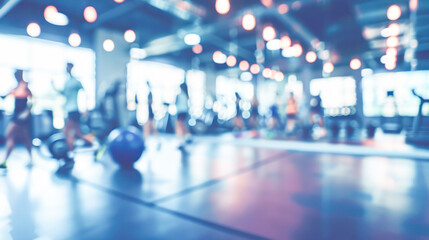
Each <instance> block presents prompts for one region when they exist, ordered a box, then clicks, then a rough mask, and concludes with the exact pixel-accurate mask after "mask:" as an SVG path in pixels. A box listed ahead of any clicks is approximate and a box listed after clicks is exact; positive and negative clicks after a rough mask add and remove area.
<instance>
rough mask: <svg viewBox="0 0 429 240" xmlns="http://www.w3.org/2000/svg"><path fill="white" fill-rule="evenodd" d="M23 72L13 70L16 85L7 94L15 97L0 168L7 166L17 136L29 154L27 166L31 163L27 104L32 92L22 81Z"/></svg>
mask: <svg viewBox="0 0 429 240" xmlns="http://www.w3.org/2000/svg"><path fill="white" fill-rule="evenodd" d="M23 73H24V71H23V70H21V69H18V70H16V71H15V78H16V80H17V81H18V86H17V87H16V88H15V89H13V90H12V91H11V92H10V93H9V94H8V95H7V96H13V97H14V98H15V109H14V112H13V117H12V122H11V123H10V124H9V126H8V128H7V132H6V157H5V159H4V161H3V163H1V164H0V168H3V169H6V168H7V160H8V159H9V156H10V154H11V153H12V150H13V149H14V148H15V145H16V141H17V138H22V140H23V141H24V144H25V147H26V148H27V151H28V154H29V155H30V161H29V163H28V166H29V167H31V166H32V165H33V158H32V154H31V107H30V106H29V104H28V103H29V101H30V100H31V97H32V94H31V91H30V89H29V88H28V83H27V82H26V81H24V78H23Z"/></svg>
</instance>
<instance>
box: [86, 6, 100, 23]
mask: <svg viewBox="0 0 429 240" xmlns="http://www.w3.org/2000/svg"><path fill="white" fill-rule="evenodd" d="M83 17H84V18H85V20H86V21H87V22H89V23H93V22H95V21H96V20H97V10H95V8H94V7H93V6H88V7H86V8H85V10H84V11H83Z"/></svg>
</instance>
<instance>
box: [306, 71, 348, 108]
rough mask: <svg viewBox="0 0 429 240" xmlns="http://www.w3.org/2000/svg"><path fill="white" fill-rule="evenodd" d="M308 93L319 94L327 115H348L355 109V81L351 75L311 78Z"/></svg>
mask: <svg viewBox="0 0 429 240" xmlns="http://www.w3.org/2000/svg"><path fill="white" fill-rule="evenodd" d="M310 93H311V95H313V96H317V95H319V94H320V97H321V98H322V106H323V108H325V114H327V115H330V116H348V115H351V114H353V113H355V111H356V109H355V105H356V81H355V79H354V78H352V77H332V78H319V79H313V80H312V81H311V83H310Z"/></svg>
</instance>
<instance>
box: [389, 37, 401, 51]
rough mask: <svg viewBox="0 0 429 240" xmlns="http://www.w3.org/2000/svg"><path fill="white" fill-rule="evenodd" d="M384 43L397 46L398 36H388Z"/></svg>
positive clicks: (392, 46)
mask: <svg viewBox="0 0 429 240" xmlns="http://www.w3.org/2000/svg"><path fill="white" fill-rule="evenodd" d="M386 45H387V47H389V48H394V47H397V46H398V45H399V39H398V37H389V38H387V40H386Z"/></svg>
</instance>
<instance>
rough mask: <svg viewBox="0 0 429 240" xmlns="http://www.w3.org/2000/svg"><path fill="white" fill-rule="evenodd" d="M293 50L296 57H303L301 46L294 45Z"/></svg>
mask: <svg viewBox="0 0 429 240" xmlns="http://www.w3.org/2000/svg"><path fill="white" fill-rule="evenodd" d="M292 49H293V56H294V57H300V56H301V55H302V52H303V49H302V46H301V44H299V43H295V44H294V45H292Z"/></svg>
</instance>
